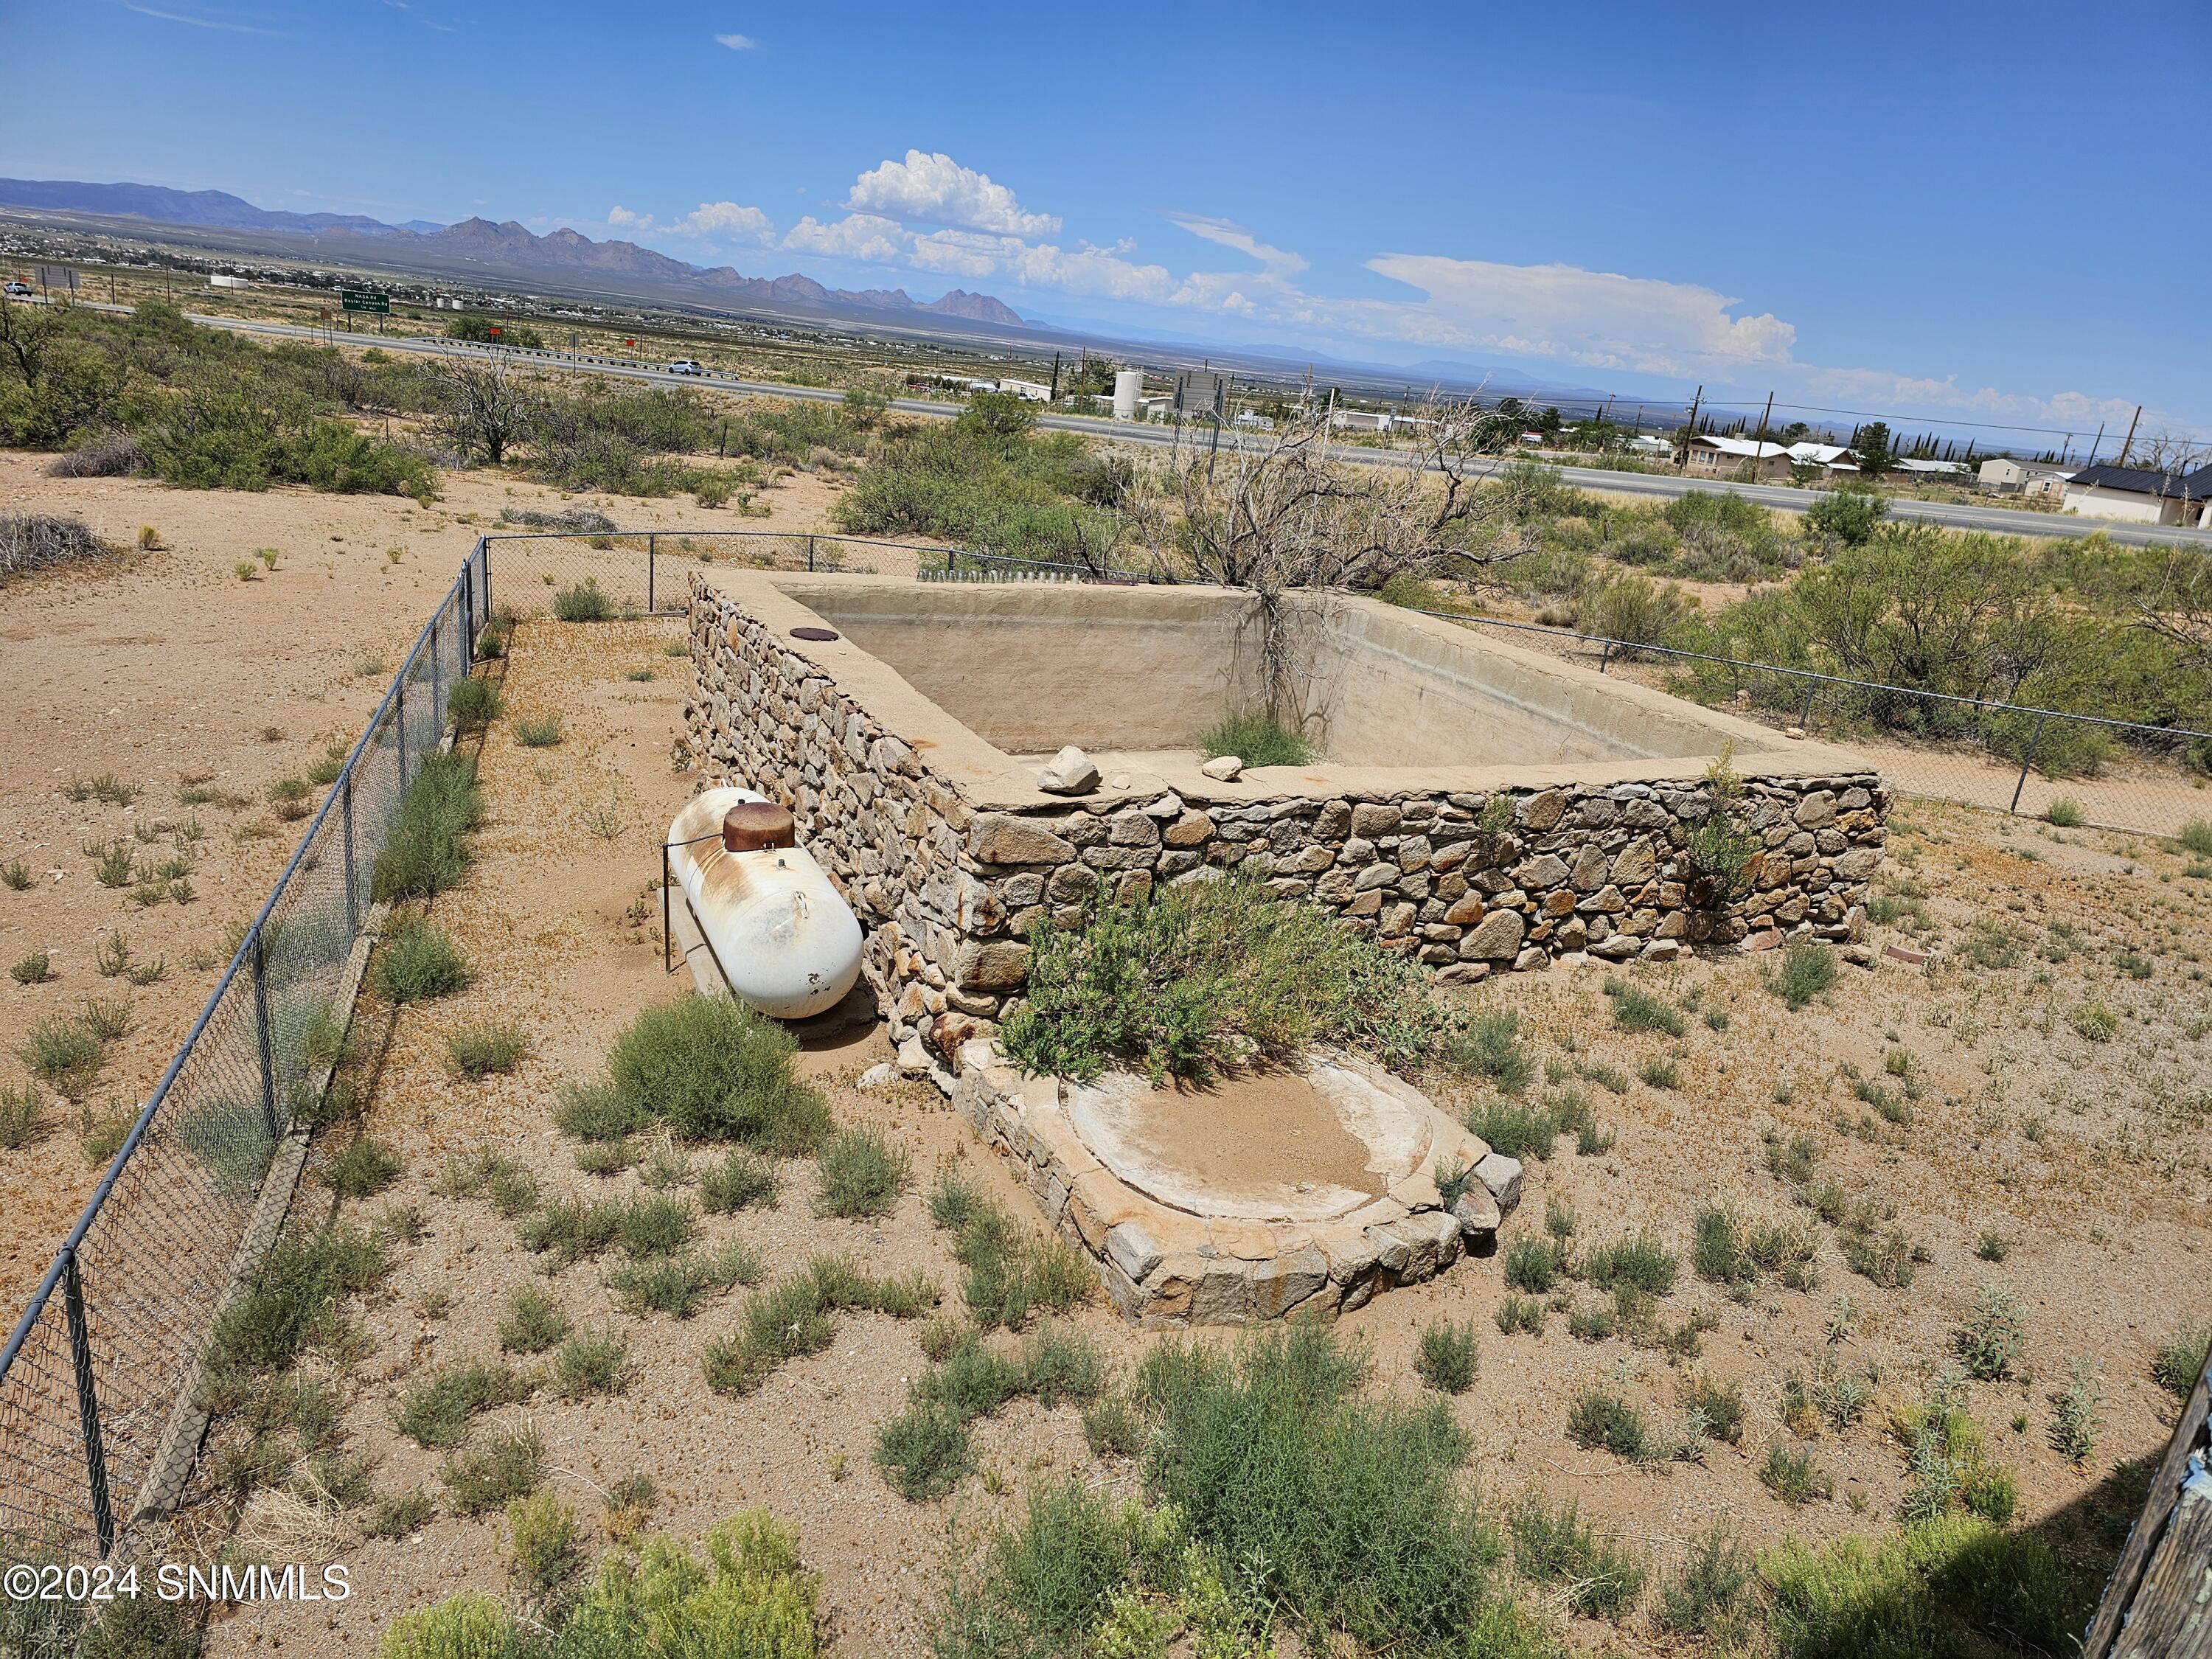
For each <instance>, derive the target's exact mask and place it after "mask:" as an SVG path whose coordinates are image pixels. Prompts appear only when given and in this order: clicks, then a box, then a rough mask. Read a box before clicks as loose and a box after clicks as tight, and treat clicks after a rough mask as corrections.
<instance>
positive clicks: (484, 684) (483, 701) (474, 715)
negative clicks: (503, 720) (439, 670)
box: [446, 674, 506, 726]
mask: <svg viewBox="0 0 2212 1659" xmlns="http://www.w3.org/2000/svg"><path fill="white" fill-rule="evenodd" d="M505 707H506V704H505V702H503V701H502V700H501V697H500V695H499V687H497V686H496V685H495V684H492V683H491V682H490V681H489V680H488V679H483V678H480V677H478V676H477V675H473V674H471V675H470V676H468V677H467V678H464V679H458V680H455V681H454V682H453V688H452V689H451V690H448V691H447V693H446V713H447V715H448V716H450V717H451V719H452V720H453V724H454V725H456V726H489V725H490V724H491V723H492V722H493V721H494V720H497V719H498V718H499V716H500V711H501V709H502V708H505Z"/></svg>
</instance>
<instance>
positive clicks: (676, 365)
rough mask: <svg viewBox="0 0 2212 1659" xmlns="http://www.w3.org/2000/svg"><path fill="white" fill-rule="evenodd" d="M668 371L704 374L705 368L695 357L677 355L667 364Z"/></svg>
mask: <svg viewBox="0 0 2212 1659" xmlns="http://www.w3.org/2000/svg"><path fill="white" fill-rule="evenodd" d="M668 372H669V373H670V374H705V373H706V372H707V368H706V365H705V364H703V363H702V362H699V360H698V359H697V358H696V357H678V359H677V360H676V361H675V362H672V363H671V364H669V365H668Z"/></svg>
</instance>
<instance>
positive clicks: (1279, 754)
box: [1198, 714, 1321, 766]
mask: <svg viewBox="0 0 2212 1659" xmlns="http://www.w3.org/2000/svg"><path fill="white" fill-rule="evenodd" d="M1198 745H1199V749H1200V752H1201V753H1202V754H1203V755H1204V756H1205V757H1206V759H1207V760H1212V759H1213V758H1214V757H1217V756H1219V755H1234V756H1236V757H1237V759H1238V760H1240V761H1243V763H1244V764H1245V765H1247V766H1311V765H1312V764H1313V763H1315V762H1316V761H1317V760H1319V759H1320V758H1321V750H1319V749H1317V748H1316V747H1315V745H1314V744H1311V743H1310V742H1309V741H1308V740H1307V739H1306V738H1304V736H1302V735H1301V734H1300V733H1298V732H1293V731H1292V730H1291V729H1290V727H1288V726H1284V725H1282V724H1281V723H1279V721H1276V720H1270V719H1268V718H1267V715H1265V714H1232V715H1231V716H1230V717H1229V718H1228V719H1226V720H1223V721H1222V722H1221V723H1220V724H1219V725H1218V726H1214V727H1213V729H1212V731H1210V732H1207V733H1206V735H1205V736H1204V737H1202V738H1200V739H1199V740H1198Z"/></svg>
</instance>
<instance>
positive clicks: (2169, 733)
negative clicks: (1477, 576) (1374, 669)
mask: <svg viewBox="0 0 2212 1659" xmlns="http://www.w3.org/2000/svg"><path fill="white" fill-rule="evenodd" d="M1406 609H1407V610H1409V611H1413V614H1414V615H1415V616H1417V617H1439V618H1441V619H1442V620H1443V621H1445V622H1455V623H1468V624H1469V625H1471V626H1477V627H1482V628H1510V629H1518V630H1519V631H1520V632H1522V633H1523V634H1547V635H1552V636H1553V638H1555V639H1566V640H1575V641H1580V642H1581V643H1583V644H1584V645H1595V646H1608V647H1612V648H1613V649H1614V650H1616V651H1644V652H1648V653H1650V654H1651V655H1653V656H1660V657H1686V658H1688V659H1690V660H1692V661H1693V662H1710V663H1718V664H1720V665H1722V666H1723V667H1725V668H1742V669H1748V670H1750V671H1753V672H1754V673H1759V674H1786V675H1788V676H1790V678H1793V679H1801V680H1817V681H1819V682H1820V684H1823V685H1847V686H1850V687H1852V688H1854V689H1855V690H1861V691H1887V692H1891V693H1893V694H1894V695H1895V696H1900V697H1925V698H1927V699H1928V700H1929V702H1955V703H1960V704H1963V705H1965V706H1966V707H1967V708H1984V709H1989V710H1991V711H1992V712H1995V713H1999V714H2033V715H2034V716H2036V717H2037V718H2038V719H2042V718H2044V717H2045V716H2048V717H2049V718H2051V719H2052V720H2074V721H2077V722H2079V723H2080V724H2081V725H2084V726H2112V727H2113V728H2115V729H2117V730H2119V731H2123V732H2142V733H2143V734H2144V735H2146V736H2148V737H2154V738H2203V739H2204V740H2206V741H2208V742H2212V732H2199V731H2197V730H2196V729H2195V728H2194V727H2192V726H2147V725H2145V724H2144V723H2143V722H2142V721H2141V720H2113V719H2112V718H2110V717H2109V716H2107V715H2104V714H2074V713H2071V712H2069V710H2067V709H2063V708H2037V707H2036V706H2035V705H2033V703H2024V702H2005V701H2004V700H2003V699H2002V698H1998V697H1966V696H1960V695H1959V694H1958V693H1957V692H1955V691H1923V690H1917V688H1915V687H1912V686H1909V685H1887V684H1883V683H1882V682H1881V681H1880V680H1856V679H1852V678H1850V677H1849V676H1848V675H1844V674H1824V673H1822V672H1820V671H1819V670H1818V669H1814V668H1785V667H1784V666H1783V665H1781V664H1780V663H1771V662H1747V661H1746V660H1745V659H1742V658H1741V657H1723V656H1717V655H1715V654H1714V653H1711V652H1710V651H1692V650H1688V649H1686V648H1685V647H1681V646H1677V645H1646V644H1644V643H1642V642H1641V641H1636V640H1616V639H1613V638H1611V637H1609V636H1608V635H1603V634H1583V633H1579V632H1577V630H1576V629H1571V628H1553V627H1550V626H1547V624H1545V623H1524V622H1509V621H1507V620H1506V619H1505V618H1504V617H1483V616H1473V615H1469V614H1468V612H1466V611H1423V610H1420V609H1419V608H1417V607H1415V606H1413V605H1408V606H1407V607H1406Z"/></svg>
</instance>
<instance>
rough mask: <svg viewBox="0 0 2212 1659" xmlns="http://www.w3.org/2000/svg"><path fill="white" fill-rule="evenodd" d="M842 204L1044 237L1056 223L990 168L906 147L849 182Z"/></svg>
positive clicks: (922, 219)
mask: <svg viewBox="0 0 2212 1659" xmlns="http://www.w3.org/2000/svg"><path fill="white" fill-rule="evenodd" d="M845 205H846V206H848V207H849V208H851V209H853V210H854V211H856V212H860V213H873V214H880V215H883V216H887V217H890V218H893V219H901V220H911V221H913V222H916V223H919V224H927V225H948V226H951V228H954V229H957V230H980V231H987V232H991V233H994V234H998V235H1001V236H1042V235H1048V234H1051V233H1052V232H1054V231H1056V230H1058V229H1059V228H1060V221H1059V219H1058V218H1056V217H1055V216H1053V215H1051V214H1049V213H1031V212H1030V211H1028V210H1026V209H1024V207H1023V206H1022V204H1021V203H1020V202H1019V201H1018V200H1017V199H1016V197H1015V196H1014V192H1013V191H1012V190H1010V189H1008V188H1007V187H1006V185H1002V184H1000V183H998V182H997V181H996V180H995V179H993V178H992V177H991V176H990V175H989V174H988V173H978V172H976V171H975V168H973V167H962V166H961V165H960V163H959V162H957V161H954V160H953V159H952V158H951V156H950V155H942V154H936V155H932V154H927V153H925V152H923V151H921V150H918V149H910V150H908V151H907V153H906V160H904V161H885V162H884V163H883V165H882V166H880V167H874V168H872V169H871V170H869V171H868V172H866V173H862V174H861V175H860V177H859V178H858V179H854V181H853V190H852V193H851V195H850V196H848V197H847V198H846V203H845Z"/></svg>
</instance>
